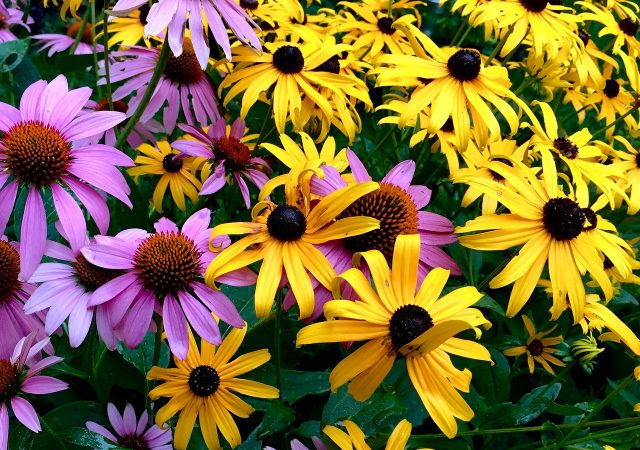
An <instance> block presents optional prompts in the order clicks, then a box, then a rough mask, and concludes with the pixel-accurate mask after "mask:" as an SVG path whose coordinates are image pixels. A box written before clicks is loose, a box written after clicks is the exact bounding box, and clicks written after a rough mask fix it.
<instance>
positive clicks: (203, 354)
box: [147, 324, 279, 450]
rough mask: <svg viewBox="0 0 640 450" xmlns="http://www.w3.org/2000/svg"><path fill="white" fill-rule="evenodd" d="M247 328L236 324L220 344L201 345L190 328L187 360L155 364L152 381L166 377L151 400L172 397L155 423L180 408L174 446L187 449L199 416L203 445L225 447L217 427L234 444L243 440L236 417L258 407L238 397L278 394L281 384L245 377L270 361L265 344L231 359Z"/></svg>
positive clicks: (160, 410) (205, 343)
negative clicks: (168, 365) (169, 365)
mask: <svg viewBox="0 0 640 450" xmlns="http://www.w3.org/2000/svg"><path fill="white" fill-rule="evenodd" d="M246 333H247V325H246V324H245V325H244V327H242V328H234V329H232V330H231V331H230V332H229V334H228V335H227V337H225V339H224V341H223V342H222V344H220V346H219V347H217V348H216V347H215V346H213V345H211V344H210V343H208V342H207V341H205V340H203V341H201V349H200V350H199V349H198V345H197V344H196V341H195V340H194V338H193V335H192V334H191V333H189V340H190V345H189V355H188V357H187V358H186V359H184V360H181V358H180V359H179V358H175V357H174V362H175V364H176V367H175V368H171V369H162V368H160V367H152V368H151V370H150V371H149V373H148V374H147V379H148V380H156V381H163V383H162V384H160V385H159V386H157V387H155V388H154V389H152V390H151V392H149V397H150V398H151V399H152V400H157V399H158V398H160V397H169V398H170V399H169V402H168V403H167V404H166V405H165V406H163V407H162V408H160V409H159V410H158V412H157V413H156V425H158V426H162V424H163V423H164V422H167V421H168V420H169V419H170V418H171V417H173V416H174V415H175V414H176V413H177V412H180V417H179V418H178V423H177V425H176V429H175V435H174V443H173V444H174V446H175V448H176V449H178V450H184V449H186V448H187V445H188V444H189V439H190V438H191V432H192V431H193V428H194V425H195V422H196V418H198V419H199V423H200V430H201V431H202V436H203V437H204V441H205V444H206V446H207V448H208V449H210V450H218V449H220V448H221V446H220V441H219V440H218V430H220V432H221V433H222V435H223V436H224V438H225V439H226V440H227V442H229V444H230V445H231V448H235V447H237V446H238V445H240V443H241V441H242V438H241V436H240V431H239V430H238V426H237V425H236V423H235V421H234V420H233V416H232V415H231V413H233V414H234V415H235V416H238V417H241V418H247V417H249V415H250V414H251V413H252V412H253V411H254V409H253V408H252V407H251V406H250V405H249V404H248V403H246V402H245V401H244V400H242V399H241V398H240V397H238V396H237V395H236V394H235V393H234V392H237V393H238V394H243V395H248V396H250V397H257V398H278V396H279V391H278V389H276V388H274V387H272V386H269V385H267V384H264V383H260V382H257V381H253V380H247V379H243V378H237V377H238V375H242V374H245V373H247V372H249V371H251V370H253V369H255V368H257V367H259V366H261V365H263V364H264V363H266V362H267V361H269V359H270V358H271V355H269V350H267V349H261V350H255V351H253V352H250V353H246V354H244V355H242V356H239V357H237V358H236V359H234V360H233V361H231V358H232V357H233V355H234V354H235V353H236V352H237V351H238V348H240V345H241V344H242V340H243V339H244V337H245V334H246Z"/></svg>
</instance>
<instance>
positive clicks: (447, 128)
mask: <svg viewBox="0 0 640 450" xmlns="http://www.w3.org/2000/svg"><path fill="white" fill-rule="evenodd" d="M440 131H444V132H445V133H453V131H454V128H453V119H451V117H449V118H448V119H447V121H446V122H445V123H444V125H442V127H441V128H440Z"/></svg>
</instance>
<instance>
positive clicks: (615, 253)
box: [453, 153, 632, 323]
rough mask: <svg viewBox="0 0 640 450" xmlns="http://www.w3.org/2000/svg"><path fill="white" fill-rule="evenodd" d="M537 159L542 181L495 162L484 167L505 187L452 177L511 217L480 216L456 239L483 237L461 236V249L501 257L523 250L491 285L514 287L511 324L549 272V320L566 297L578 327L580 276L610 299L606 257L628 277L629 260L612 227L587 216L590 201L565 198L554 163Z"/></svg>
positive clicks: (546, 155) (460, 230) (581, 302)
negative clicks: (497, 253) (590, 280)
mask: <svg viewBox="0 0 640 450" xmlns="http://www.w3.org/2000/svg"><path fill="white" fill-rule="evenodd" d="M542 157H543V159H544V160H546V161H544V163H543V173H544V179H543V181H541V180H539V179H538V178H537V176H536V174H535V173H534V172H533V171H532V170H530V169H529V170H528V169H527V168H526V166H524V165H523V164H521V163H518V162H517V161H512V162H513V164H514V167H515V166H518V168H519V170H518V171H516V170H514V169H513V168H512V167H509V166H507V165H506V164H502V163H500V162H492V163H490V164H489V165H488V166H487V168H488V169H490V170H493V171H494V172H497V173H498V174H499V175H501V176H502V177H503V178H505V180H506V183H505V184H501V183H498V182H497V181H494V180H487V179H482V178H479V177H476V176H464V175H460V176H454V177H453V181H454V182H464V183H467V184H470V185H472V186H475V187H476V189H478V190H480V191H482V192H483V193H484V194H485V195H489V196H492V197H494V198H495V199H496V200H497V201H498V202H500V203H501V204H503V205H504V206H505V207H506V208H508V209H509V211H510V213H508V214H489V215H483V216H480V217H478V218H476V219H473V220H470V221H468V222H467V223H466V224H465V225H464V226H463V227H459V228H457V229H456V232H457V233H475V232H480V233H477V234H468V235H466V236H461V237H459V240H460V243H461V244H462V245H464V246H466V247H470V248H473V249H476V250H506V249H508V248H511V247H515V246H520V245H523V244H524V245H523V247H522V248H521V249H520V250H519V252H518V254H517V255H516V256H514V257H513V258H512V259H511V260H510V261H509V263H508V264H507V265H506V266H505V267H504V269H503V270H502V271H500V273H499V274H498V275H496V276H495V277H494V278H493V279H492V280H491V282H490V284H489V286H490V287H491V288H492V289H497V288H500V287H504V286H507V285H509V284H511V283H514V285H513V289H512V291H511V296H510V298H509V305H508V307H507V315H508V316H509V317H513V316H514V315H515V314H517V313H518V312H519V311H520V310H521V309H522V307H523V306H524V305H525V304H526V302H527V301H528V300H529V298H530V296H531V293H532V292H533V289H534V288H535V286H536V284H537V283H538V280H540V275H541V274H542V270H543V269H544V268H545V266H548V270H549V275H550V277H551V287H552V291H553V304H554V308H553V309H552V315H553V319H554V320H555V319H557V317H558V316H559V315H560V313H561V312H562V311H563V310H564V309H565V307H566V296H567V295H568V298H569V305H570V307H571V312H572V313H573V319H574V322H575V323H578V321H579V320H580V319H582V317H583V315H584V309H585V306H586V293H585V288H584V283H583V280H582V278H581V274H582V273H584V272H585V271H586V272H589V274H590V275H591V276H592V277H593V279H594V280H596V281H597V283H598V285H599V286H600V288H601V289H602V290H603V292H604V294H605V297H606V298H607V299H610V298H612V296H613V286H612V284H611V280H610V279H609V277H608V276H607V274H606V272H605V271H604V267H603V259H604V256H606V257H608V258H609V259H610V260H611V261H612V263H613V265H614V266H615V267H616V268H617V269H618V270H620V271H621V273H623V274H625V275H628V274H629V273H630V272H631V270H632V268H631V265H630V263H629V260H628V258H627V257H626V254H627V253H628V252H630V248H629V245H628V244H627V243H626V242H625V241H624V240H623V239H621V238H620V237H619V236H617V234H616V228H615V226H614V225H613V224H611V223H610V222H608V221H606V220H605V219H603V218H602V217H601V216H599V215H598V214H596V213H595V212H594V211H593V210H592V209H590V208H589V207H588V203H587V202H580V201H576V200H575V197H574V195H573V193H572V192H570V193H569V194H568V195H567V194H565V193H564V192H563V191H562V189H561V187H560V186H558V175H557V173H556V167H555V163H554V161H553V158H552V156H551V155H550V154H549V153H544V154H543V156H542ZM587 201H588V198H587ZM547 262H548V264H547Z"/></svg>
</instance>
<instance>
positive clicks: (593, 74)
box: [559, 28, 618, 86]
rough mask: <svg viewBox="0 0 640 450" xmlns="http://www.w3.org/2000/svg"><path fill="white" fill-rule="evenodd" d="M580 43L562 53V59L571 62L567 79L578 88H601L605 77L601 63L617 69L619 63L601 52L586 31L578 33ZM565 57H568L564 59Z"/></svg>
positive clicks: (579, 30) (581, 30)
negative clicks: (589, 86) (588, 86)
mask: <svg viewBox="0 0 640 450" xmlns="http://www.w3.org/2000/svg"><path fill="white" fill-rule="evenodd" d="M577 33H578V37H579V38H580V41H579V42H578V43H577V45H574V46H572V47H570V48H568V49H566V50H567V51H564V52H561V55H560V57H559V58H560V59H561V60H565V61H567V62H569V71H568V73H567V75H566V76H565V78H566V79H567V80H570V81H572V82H573V83H574V85H576V86H587V85H591V86H600V85H601V84H602V83H604V77H603V76H602V71H601V69H600V61H603V62H605V63H606V64H610V65H612V66H613V67H615V68H616V69H617V68H618V63H617V62H616V60H615V59H613V58H612V57H611V56H609V55H607V54H606V53H604V52H602V51H600V49H599V48H598V46H597V45H596V43H595V42H594V41H593V39H591V35H590V34H589V33H588V32H587V30H586V29H584V28H580V29H578V31H577ZM563 55H566V57H565V58H563Z"/></svg>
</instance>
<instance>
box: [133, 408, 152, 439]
mask: <svg viewBox="0 0 640 450" xmlns="http://www.w3.org/2000/svg"><path fill="white" fill-rule="evenodd" d="M147 425H149V414H147V411H146V410H145V411H142V415H141V416H140V420H138V424H137V425H136V434H138V435H140V436H142V435H143V434H144V430H145V429H146V428H147Z"/></svg>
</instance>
